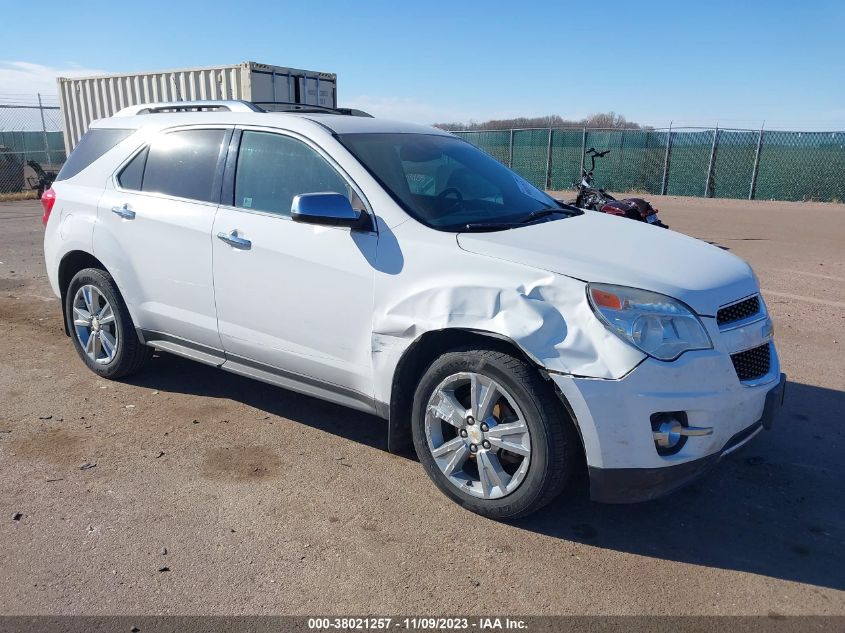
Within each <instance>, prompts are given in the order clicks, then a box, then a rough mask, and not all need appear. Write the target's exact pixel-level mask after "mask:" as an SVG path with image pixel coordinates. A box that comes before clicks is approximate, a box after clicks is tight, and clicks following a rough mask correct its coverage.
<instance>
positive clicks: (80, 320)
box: [65, 268, 153, 380]
mask: <svg viewBox="0 0 845 633" xmlns="http://www.w3.org/2000/svg"><path fill="white" fill-rule="evenodd" d="M65 319H66V321H67V326H68V331H69V332H70V337H71V340H72V341H73V346H74V347H75V348H76V352H77V353H78V354H79V357H80V358H81V359H82V361H83V362H84V363H85V364H86V365H87V366H88V369H90V370H91V371H93V372H94V373H95V374H97V375H98V376H100V377H102V378H108V379H110V380H114V379H117V378H123V377H125V376H129V375H130V374H133V373H135V372H136V371H138V370H139V369H140V368H141V367H142V366H143V365H144V363H145V362H146V361H147V360H148V359H149V358H150V356H151V355H152V352H153V350H152V349H151V348H149V347H147V346H145V345H144V344H143V343H141V341H140V339H138V335H137V333H136V332H135V325H134V324H133V323H132V317H131V316H129V310H128V309H127V307H126V303H125V302H124V301H123V297H122V296H121V295H120V291H119V290H118V289H117V285H116V284H115V283H114V279H113V278H112V276H111V275H110V274H109V273H107V272H106V271H104V270H100V269H97V268H85V269H83V270H80V271H79V272H78V273H76V275H74V277H73V279H71V281H70V284H69V285H68V290H67V293H66V295H65Z"/></svg>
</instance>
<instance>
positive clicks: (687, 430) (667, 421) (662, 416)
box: [651, 411, 713, 456]
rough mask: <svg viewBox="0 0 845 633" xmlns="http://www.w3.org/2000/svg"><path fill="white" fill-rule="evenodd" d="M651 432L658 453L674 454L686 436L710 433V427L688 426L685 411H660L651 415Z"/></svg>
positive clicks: (711, 430)
mask: <svg viewBox="0 0 845 633" xmlns="http://www.w3.org/2000/svg"><path fill="white" fill-rule="evenodd" d="M651 433H652V436H653V437H654V447H655V448H656V449H657V454H658V455H663V456H665V455H674V454H675V453H677V452H678V451H680V450H681V448H683V446H684V444H685V443H686V441H687V438H688V437H698V436H702V435H712V434H713V429H712V427H702V426H690V425H689V423H688V421H687V414H686V412H685V411H662V412H660V413H655V414H653V415H652V416H651Z"/></svg>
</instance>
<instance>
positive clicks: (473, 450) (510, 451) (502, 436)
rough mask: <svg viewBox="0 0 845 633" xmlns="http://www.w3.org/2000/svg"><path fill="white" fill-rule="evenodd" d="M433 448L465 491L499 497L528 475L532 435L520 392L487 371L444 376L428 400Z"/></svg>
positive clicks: (438, 460) (428, 435)
mask: <svg viewBox="0 0 845 633" xmlns="http://www.w3.org/2000/svg"><path fill="white" fill-rule="evenodd" d="M425 434H426V440H427V442H428V448H429V450H430V451H431V455H432V457H434V461H435V463H436V464H437V466H438V468H439V469H440V471H441V472H442V473H443V474H444V475H445V476H446V478H447V479H448V480H449V482H450V483H451V484H452V485H453V486H455V487H456V488H458V489H459V490H462V491H463V492H465V493H467V494H470V495H473V496H475V497H480V498H483V499H498V498H501V497H504V496H506V495H508V494H510V493H512V492H513V491H514V490H516V489H517V488H518V487H519V486H520V484H521V483H522V482H523V481H524V480H525V475H526V474H527V472H528V467H529V465H530V463H531V435H530V433H529V431H528V425H527V424H526V422H525V418H524V416H523V415H522V412H521V411H520V409H519V406H518V405H517V403H516V400H515V399H514V397H513V396H512V395H511V394H510V393H509V392H508V391H507V390H506V389H505V388H504V387H503V386H502V385H501V384H499V383H498V382H496V381H495V380H493V379H492V378H490V377H489V376H485V375H483V374H479V373H474V372H460V373H456V374H453V375H451V376H449V377H447V378H446V379H445V380H443V381H442V382H441V383H440V384H439V385H438V386H437V388H436V389H435V390H434V392H433V393H432V395H431V397H430V398H429V401H428V405H427V406H426V413H425Z"/></svg>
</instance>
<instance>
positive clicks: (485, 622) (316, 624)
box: [308, 617, 528, 631]
mask: <svg viewBox="0 0 845 633" xmlns="http://www.w3.org/2000/svg"><path fill="white" fill-rule="evenodd" d="M527 628H528V624H527V622H525V620H522V619H519V618H507V617H490V618H485V617H479V618H464V617H457V618H448V617H418V618H380V617H372V618H369V617H346V618H343V617H340V618H338V617H335V618H308V629H309V630H312V631H330V630H341V631H351V630H361V631H366V630H389V629H400V630H406V631H431V630H443V631H460V630H472V629H477V630H482V631H519V630H526V629H527Z"/></svg>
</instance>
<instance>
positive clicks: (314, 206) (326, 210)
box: [290, 192, 368, 229]
mask: <svg viewBox="0 0 845 633" xmlns="http://www.w3.org/2000/svg"><path fill="white" fill-rule="evenodd" d="M290 216H291V219H292V220H293V221H294V222H304V223H306V224H322V225H325V226H348V227H350V228H353V229H356V228H363V227H364V226H366V224H367V220H368V216H367V214H366V213H362V212H361V211H357V210H355V209H353V208H352V204H351V203H350V202H349V198H347V197H346V196H343V195H341V194H339V193H332V192H326V193H301V194H299V195H298V196H295V197H294V199H293V202H292V204H291V207H290Z"/></svg>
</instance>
